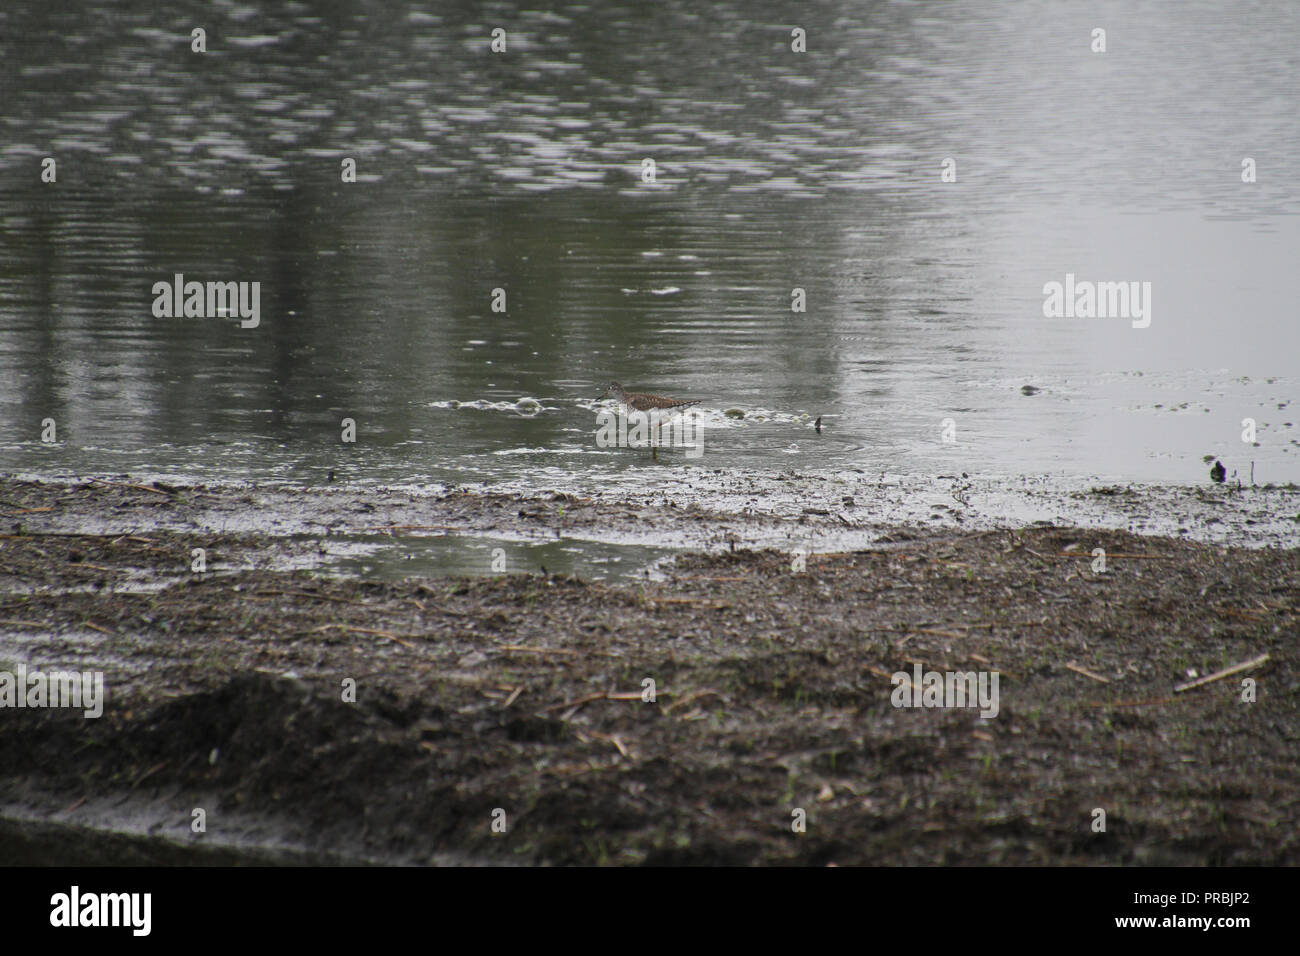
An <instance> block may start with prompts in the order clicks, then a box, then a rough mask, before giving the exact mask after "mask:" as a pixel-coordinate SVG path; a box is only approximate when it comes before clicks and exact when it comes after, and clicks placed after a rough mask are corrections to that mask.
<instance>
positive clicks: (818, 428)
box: [813, 415, 822, 435]
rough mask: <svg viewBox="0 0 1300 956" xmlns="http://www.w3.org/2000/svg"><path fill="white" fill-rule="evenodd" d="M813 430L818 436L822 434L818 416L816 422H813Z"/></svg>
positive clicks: (820, 421)
mask: <svg viewBox="0 0 1300 956" xmlns="http://www.w3.org/2000/svg"><path fill="white" fill-rule="evenodd" d="M813 428H815V429H817V434H818V435H820V434H821V433H822V417H821V416H820V415H818V416H817V421H815V422H813Z"/></svg>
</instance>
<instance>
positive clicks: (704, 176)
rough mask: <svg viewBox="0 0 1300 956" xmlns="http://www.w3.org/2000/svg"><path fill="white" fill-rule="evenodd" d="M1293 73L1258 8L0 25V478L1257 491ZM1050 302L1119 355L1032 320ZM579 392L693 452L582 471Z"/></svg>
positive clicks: (1051, 5)
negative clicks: (236, 308)
mask: <svg viewBox="0 0 1300 956" xmlns="http://www.w3.org/2000/svg"><path fill="white" fill-rule="evenodd" d="M792 16H794V17H797V18H800V19H798V21H797V22H798V25H799V26H802V27H803V28H805V29H806V30H807V31H808V50H809V52H807V53H806V54H796V53H793V52H791V50H790V28H791V27H792V26H793V25H795V24H794V23H792V22H791V19H790V18H791V17H792ZM194 26H204V27H205V29H206V30H207V45H208V52H207V53H206V54H197V53H193V52H191V51H190V43H189V36H190V31H191V29H192V28H193V27H194ZM494 26H501V27H502V28H504V29H505V30H506V31H507V43H508V48H507V51H506V52H505V53H501V54H494V53H492V52H491V51H490V50H489V49H488V43H489V38H490V31H491V29H492V28H493V27H494ZM1096 26H1104V27H1105V28H1106V30H1107V41H1108V50H1107V52H1106V53H1104V54H1096V53H1092V52H1090V50H1089V44H1090V42H1091V41H1090V33H1091V30H1092V28H1093V27H1096ZM1298 61H1300V7H1297V6H1295V5H1291V4H1271V3H1260V4H1242V3H1237V4H1224V3H1194V2H1189V3H1180V4H1167V5H1143V7H1142V9H1133V8H1132V5H1129V4H1123V3H1109V4H1107V3H1103V4H1093V5H1089V6H1088V7H1087V8H1086V9H1085V8H1079V7H1078V6H1077V5H1075V4H1070V3H1067V2H1046V0H1040V2H1026V3H1018V4H1005V5H1003V4H999V5H987V4H974V3H972V4H966V3H942V4H937V3H936V4H931V3H910V2H897V3H875V4H865V3H864V4H859V5H855V6H852V7H849V6H842V7H840V8H838V9H837V8H835V7H830V6H827V7H823V6H821V5H818V6H816V7H811V6H810V7H808V8H806V9H805V8H804V7H802V6H800V7H790V6H789V5H777V4H771V3H743V4H742V3H720V4H712V5H710V6H709V7H708V8H707V9H704V8H700V7H699V6H698V5H694V4H690V3H685V2H666V3H661V4H656V5H655V6H654V9H653V13H652V14H651V13H649V12H648V10H647V8H644V7H643V6H638V5H633V4H608V3H600V4H590V5H577V6H572V7H566V9H565V11H564V13H563V14H558V13H542V12H536V11H527V10H523V9H521V5H519V4H512V3H496V4H492V5H489V6H488V7H486V8H483V7H481V6H480V5H470V4H443V5H437V6H436V7H435V8H433V9H432V10H425V9H424V8H422V7H419V6H416V5H408V4H402V3H379V4H373V5H370V6H368V7H367V12H366V13H364V14H362V13H357V12H356V5H355V4H344V3H338V4H332V3H331V4H310V5H308V4H294V3H290V4H276V5H265V6H263V5H260V4H252V3H214V4H197V3H195V4H179V5H166V6H165V7H158V6H157V5H155V4H144V3H138V2H131V3H94V4H84V5H79V6H78V8H77V9H75V10H64V9H62V8H60V7H58V6H57V5H33V6H31V7H30V8H25V9H16V10H15V9H8V8H6V9H3V10H0V94H2V95H0V104H3V105H0V122H2V123H3V135H0V470H4V471H11V472H23V473H35V474H41V475H55V474H64V473H69V472H73V473H79V474H84V473H120V472H129V473H133V474H138V475H145V476H147V475H157V476H168V477H172V478H177V477H182V478H188V479H193V480H204V481H227V480H230V481H241V480H257V481H272V480H283V481H288V482H293V483H318V482H323V481H325V480H327V478H328V475H329V473H330V472H331V471H333V472H335V475H336V478H338V479H340V480H347V481H360V482H383V483H415V484H431V483H446V484H460V483H476V482H485V483H488V484H490V485H497V486H509V487H516V488H521V489H523V490H527V489H529V488H560V489H565V490H578V489H590V488H608V487H632V488H635V487H640V486H642V485H643V484H644V483H646V482H647V481H648V482H649V483H651V484H652V485H659V484H662V483H663V482H664V481H671V477H670V476H671V474H674V473H677V471H678V469H680V466H681V465H682V464H684V463H686V462H688V461H689V463H691V464H693V465H697V466H699V467H702V468H707V469H724V470H727V469H739V470H745V471H767V472H773V471H779V470H786V469H792V470H796V471H798V472H800V473H803V474H839V473H844V472H853V471H858V472H862V473H864V474H877V473H883V472H888V473H891V474H894V475H935V474H945V473H957V472H969V473H971V474H979V475H983V476H986V477H987V476H998V475H1007V476H1013V475H1039V476H1048V477H1049V478H1051V477H1056V478H1059V479H1060V480H1061V481H1063V482H1065V481H1077V480H1078V479H1080V478H1092V477H1096V478H1097V479H1099V480H1102V481H1152V482H1165V483H1187V484H1191V483H1199V482H1203V481H1205V479H1206V475H1207V472H1208V465H1207V464H1205V462H1204V461H1203V456H1206V455H1214V456H1218V457H1221V458H1222V459H1223V461H1224V462H1225V463H1226V464H1227V465H1228V467H1229V470H1230V471H1233V470H1238V471H1239V473H1240V474H1241V475H1242V476H1243V477H1245V476H1246V475H1247V474H1248V472H1249V469H1250V466H1251V463H1252V462H1253V463H1254V468H1255V477H1256V479H1257V480H1259V481H1261V482H1265V481H1272V482H1285V481H1300V443H1298V442H1300V427H1297V426H1296V421H1297V414H1298V407H1297V405H1296V404H1294V402H1293V399H1294V398H1295V397H1296V387H1297V381H1298V380H1300V331H1298V327H1297V322H1296V305H1295V301H1294V297H1293V296H1292V295H1291V289H1290V281H1291V275H1292V273H1293V271H1294V268H1295V262H1296V253H1297V251H1300V219H1298V218H1297V211H1300V191H1298V189H1297V182H1298V180H1297V177H1296V175H1295V173H1294V162H1293V160H1294V157H1295V156H1297V155H1300V128H1298V127H1297V124H1296V123H1295V116H1296V115H1297V106H1300V69H1297V68H1298V67H1300V62H1298ZM46 156H51V157H54V158H55V159H56V160H57V163H58V166H57V182H56V183H54V184H45V183H41V182H40V178H39V177H40V171H41V160H42V158H44V157H46ZM947 157H952V158H953V159H955V161H956V173H957V181H956V182H952V183H944V182H942V181H941V172H942V167H941V164H942V162H943V160H944V159H945V158H947ZM1243 157H1251V158H1253V159H1254V160H1255V162H1256V164H1257V169H1258V182H1256V183H1253V184H1245V183H1243V182H1242V181H1241V162H1242V159H1243ZM345 158H352V159H355V161H356V164H357V182H355V183H349V184H344V183H342V182H341V181H340V163H341V161H342V160H343V159H345ZM647 158H650V159H653V160H654V161H655V164H656V172H657V176H656V182H655V183H654V184H647V183H645V182H643V181H642V179H641V175H642V161H643V160H644V159H647ZM176 273H183V274H184V275H185V276H186V277H187V278H190V279H198V280H201V281H202V280H221V281H227V280H229V281H250V282H251V281H258V282H260V283H261V323H260V325H259V326H258V327H257V328H255V329H245V328H241V327H240V324H239V322H238V320H236V319H232V318H228V317H227V318H222V317H217V318H189V319H185V318H155V317H154V315H153V314H152V305H153V300H154V295H153V293H152V291H151V290H152V287H153V285H154V283H155V282H158V281H170V280H171V278H172V276H173V275H174V274H176ZM1067 273H1072V274H1074V275H1076V276H1077V277H1078V278H1079V279H1081V280H1093V281H1143V282H1150V283H1151V288H1152V298H1151V324H1150V327H1149V328H1134V327H1133V326H1132V323H1131V322H1130V321H1129V320H1127V319H1123V318H1108V319H1068V318H1045V317H1044V315H1043V300H1044V294H1043V286H1044V284H1045V283H1048V282H1052V281H1060V282H1063V281H1064V280H1065V277H1066V274H1067ZM796 287H798V288H801V289H803V290H805V294H806V302H807V310H806V312H802V313H799V312H793V311H792V310H791V302H792V290H793V289H794V288H796ZM498 288H499V289H504V290H505V292H506V305H507V310H506V311H505V312H504V313H497V312H493V310H492V301H493V290H494V289H498ZM612 378H617V379H618V380H619V381H621V382H623V383H624V384H625V385H626V386H627V387H629V388H632V389H643V390H649V391H656V392H662V393H666V394H669V395H676V396H682V397H691V398H699V399H702V401H703V405H702V412H701V414H702V416H703V421H704V423H705V425H706V432H705V445H704V453H703V455H702V457H701V458H699V459H695V460H688V459H686V458H685V456H684V454H683V453H682V452H681V451H680V450H676V451H669V452H665V453H664V454H662V455H661V456H660V457H659V459H658V461H657V462H656V461H655V460H653V459H652V458H651V457H650V456H649V454H648V453H646V452H645V451H644V450H640V449H625V448H600V447H598V445H597V443H596V441H595V428H596V420H595V412H596V410H597V408H598V407H599V406H597V405H596V404H595V403H594V400H595V398H596V396H597V395H598V394H599V393H600V392H601V391H602V390H603V387H604V383H605V382H607V381H608V380H610V379H612ZM1025 385H1032V386H1034V387H1035V388H1037V389H1039V391H1038V392H1037V393H1036V394H1032V395H1026V394H1024V393H1023V392H1022V386H1025ZM727 410H739V411H740V412H743V413H744V417H743V418H732V417H728V416H727V415H726V414H725V413H726V412H727ZM818 416H820V417H821V418H822V420H823V430H822V432H821V433H820V434H819V433H817V432H816V431H815V430H814V429H813V427H812V421H813V420H814V419H815V418H817V417H818ZM345 418H351V419H353V420H354V421H355V422H356V430H357V434H356V438H357V440H356V442H355V443H351V444H348V443H344V442H343V441H341V434H342V421H343V419H345ZM1245 418H1252V419H1254V420H1255V422H1256V426H1257V435H1256V439H1255V440H1256V442H1257V445H1253V444H1246V443H1243V441H1242V440H1241V433H1242V420H1243V419H1245ZM46 419H53V421H54V423H55V426H56V437H57V439H58V441H57V442H56V443H54V444H47V443H43V442H42V441H41V433H42V428H43V422H44V421H45V420H46ZM945 419H951V420H952V423H951V424H952V427H953V429H955V435H954V437H955V441H953V442H945V441H944V440H943V422H944V420H945Z"/></svg>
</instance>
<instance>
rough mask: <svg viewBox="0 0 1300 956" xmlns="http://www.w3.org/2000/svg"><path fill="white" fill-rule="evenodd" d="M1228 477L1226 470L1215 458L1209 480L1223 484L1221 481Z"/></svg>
mask: <svg viewBox="0 0 1300 956" xmlns="http://www.w3.org/2000/svg"><path fill="white" fill-rule="evenodd" d="M1227 475H1228V469H1226V468H1224V467H1223V462H1221V461H1219V460H1218V459H1217V458H1216V459H1215V460H1214V467H1213V468H1211V469H1210V480H1211V481H1217V482H1218V483H1219V484H1223V479H1224V478H1226V477H1227Z"/></svg>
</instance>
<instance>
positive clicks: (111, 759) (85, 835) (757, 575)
mask: <svg viewBox="0 0 1300 956" xmlns="http://www.w3.org/2000/svg"><path fill="white" fill-rule="evenodd" d="M952 482H954V483H957V487H958V488H959V493H958V494H957V495H955V496H954V497H953V500H954V501H955V502H957V503H956V504H954V505H953V506H952V508H951V510H952V512H953V513H954V514H957V515H959V516H961V515H963V514H964V515H965V517H964V518H963V520H961V521H955V520H951V521H945V522H939V523H938V524H939V525H940V526H937V527H936V526H934V525H935V524H936V523H934V522H929V523H927V522H924V521H917V522H913V523H910V524H890V523H879V522H875V521H871V520H867V519H866V517H865V516H864V515H863V514H862V513H861V511H860V510H854V509H860V508H861V507H862V505H861V504H860V502H861V501H869V495H865V494H864V493H863V492H858V495H857V499H858V500H855V501H854V502H853V504H852V506H851V507H850V505H848V504H845V503H841V505H840V506H838V507H822V506H821V505H820V503H818V502H816V501H813V502H811V504H810V505H809V506H808V507H807V508H806V509H801V510H800V512H799V513H798V514H797V515H794V514H771V513H769V514H764V513H760V512H759V511H758V509H754V510H753V511H752V512H751V513H743V512H741V511H731V512H726V511H719V510H704V509H701V508H699V507H695V506H692V505H679V504H677V503H674V502H672V501H668V500H663V499H664V497H665V496H663V495H660V496H646V497H643V498H642V499H641V500H633V499H627V498H625V499H623V500H610V501H600V500H592V499H589V498H588V499H584V498H580V497H577V496H574V495H567V494H564V493H560V492H555V493H551V494H546V495H534V496H521V495H510V494H490V493H487V494H485V493H481V492H472V491H448V492H445V493H441V494H430V495H417V494H413V493H409V492H407V491H383V490H375V489H369V490H366V491H364V492H360V491H348V490H334V491H330V490H321V491H318V492H295V491H290V490H258V489H238V488H220V487H212V488H206V487H200V486H194V487H175V486H171V485H167V484H158V485H155V484H153V483H151V482H148V481H145V480H137V479H131V478H126V477H116V478H113V479H110V480H100V481H86V480H80V479H79V480H72V481H66V482H48V481H44V482H41V481H27V480H19V479H13V478H8V479H0V512H2V513H3V517H0V589H2V592H3V596H2V597H0V671H10V672H13V671H14V670H15V669H16V667H17V665H19V664H25V665H26V666H27V667H29V668H41V669H42V670H45V671H58V670H78V671H85V670H99V671H102V672H103V674H104V680H105V684H106V686H107V688H108V702H107V704H106V705H105V710H104V715H103V716H102V717H101V718H99V719H85V718H83V717H82V716H81V714H80V713H78V712H73V711H71V710H69V709H54V708H45V709H39V708H4V709H0V834H3V837H0V862H11V863H40V862H46V863H52V862H58V863H78V862H91V863H96V862H133V863H142V862H165V863H178V862H184V863H198V864H202V863H230V862H242V863H287V862H288V863H291V862H366V863H407V864H428V863H435V864H476V863H494V864H495V863H506V864H524V865H535V864H615V865H617V864H773V863H784V864H798V865H821V864H826V863H832V862H833V863H838V864H842V865H843V864H1129V865H1133V864H1136V865H1142V864H1176V865H1181V864H1186V865H1223V864H1295V863H1297V862H1300V839H1298V838H1297V837H1296V832H1297V823H1300V769H1298V768H1297V761H1296V760H1295V755H1296V753H1297V748H1298V745H1300V694H1298V693H1297V691H1298V690H1300V666H1298V664H1300V660H1298V658H1300V647H1298V644H1297V636H1300V550H1297V548H1296V547H1294V545H1293V544H1292V543H1291V542H1290V541H1287V542H1286V543H1288V544H1289V545H1291V546H1288V547H1278V546H1275V545H1276V543H1277V541H1278V540H1279V538H1278V536H1279V535H1282V536H1283V540H1285V534H1284V532H1285V529H1286V528H1287V527H1288V523H1295V522H1293V521H1292V517H1291V516H1300V493H1298V492H1297V491H1296V490H1295V489H1291V488H1282V489H1260V490H1255V489H1247V490H1246V492H1244V493H1239V494H1238V495H1237V496H1236V497H1235V498H1234V497H1232V493H1231V492H1230V491H1229V490H1225V489H1208V490H1205V491H1199V490H1198V491H1197V492H1195V493H1191V492H1188V493H1187V498H1188V505H1187V514H1189V515H1191V516H1193V517H1195V516H1196V515H1198V514H1199V513H1200V511H1204V512H1206V513H1212V514H1213V515H1214V516H1215V518H1216V520H1215V521H1214V522H1210V523H1209V524H1208V525H1207V527H1209V526H1213V525H1219V526H1221V527H1226V528H1230V529H1236V530H1237V531H1240V534H1235V533H1234V534H1229V535H1228V539H1229V540H1230V541H1234V542H1235V543H1240V544H1249V545H1251V546H1250V547H1235V546H1228V545H1225V544H1222V543H1220V544H1208V543H1204V542H1197V541H1192V540H1187V539H1186V537H1184V538H1182V539H1180V538H1176V537H1161V536H1153V535H1138V534H1133V533H1130V532H1129V531H1127V530H1123V524H1122V520H1123V519H1122V515H1121V517H1120V519H1119V521H1118V522H1116V521H1108V520H1100V519H1098V520H1097V521H1095V522H1084V521H1081V522H1080V526H1059V525H1054V526H1046V525H1039V526H1030V527H1021V528H1015V529H1013V528H1000V527H982V528H981V527H980V525H981V524H984V525H988V524H996V523H997V522H996V521H995V520H993V519H990V518H988V516H987V515H984V516H983V519H982V520H981V515H980V514H979V510H980V509H979V508H978V507H977V506H976V505H972V504H971V503H970V501H971V498H972V495H973V494H977V493H978V490H979V489H974V490H973V491H972V492H971V493H967V494H963V493H960V484H961V483H960V480H959V479H957V478H953V479H952ZM837 493H838V492H837ZM1167 494H1168V495H1169V496H1170V497H1173V496H1174V495H1175V493H1174V492H1172V491H1171V492H1168V493H1167ZM1252 495H1253V496H1252ZM656 497H657V498H658V499H660V500H655V498H656ZM1095 497H1096V499H1097V501H1096V502H1093V501H1088V502H1086V504H1087V505H1088V506H1089V507H1093V506H1094V505H1095V506H1097V507H1108V508H1111V509H1113V510H1114V513H1115V514H1120V511H1121V510H1122V508H1124V507H1130V508H1134V509H1138V510H1141V509H1143V508H1149V505H1150V501H1148V500H1144V499H1143V498H1142V495H1141V493H1135V492H1133V491H1131V490H1127V489H1109V490H1108V489H1101V490H1098V492H1097V494H1096V496H1095ZM963 499H965V501H964V502H963ZM290 502H292V503H293V506H292V507H291V506H290ZM1198 509H1199V510H1198ZM823 512H824V513H823ZM313 523H314V524H313ZM1117 523H1118V524H1120V527H1114V526H1113V525H1115V524H1117ZM1107 524H1110V525H1112V526H1111V527H1106V526H1105V525H1107ZM958 525H959V526H960V527H958ZM312 527H314V529H315V530H314V531H312V530H305V529H310V528H312ZM967 527H976V528H979V530H966V528H967ZM1259 528H1263V529H1265V532H1264V534H1263V535H1262V536H1256V537H1252V536H1251V529H1259ZM385 529H387V530H385ZM1279 529H1282V530H1279ZM360 533H365V534H381V535H385V536H390V537H392V538H393V539H395V540H401V539H403V538H404V537H413V536H419V535H430V534H433V535H470V534H493V535H501V534H508V535H518V536H521V537H530V536H553V537H556V538H558V539H561V540H572V541H577V542H582V541H585V540H594V539H596V538H599V537H600V536H602V535H603V536H606V537H619V536H624V537H627V538H629V539H633V538H636V537H637V536H638V535H641V536H649V535H653V536H656V540H660V541H662V540H665V539H671V540H672V541H673V542H674V543H679V544H680V546H681V547H683V548H690V549H692V550H689V551H686V552H684V553H683V554H682V555H681V556H680V557H679V558H677V560H676V561H675V562H673V563H670V564H666V565H663V566H662V567H660V568H659V570H658V573H656V574H655V575H653V576H646V577H644V578H643V579H641V580H627V581H620V582H601V581H592V580H586V579H583V578H580V577H577V576H574V575H568V574H557V573H553V572H543V571H541V569H540V568H539V569H536V570H530V571H515V572H514V573H502V574H495V575H493V574H485V575H480V576H463V575H458V576H437V577H431V576H423V577H409V578H397V579H385V580H374V579H367V578H365V577H356V576H339V575H336V574H322V573H319V572H318V570H317V565H318V564H319V563H320V562H321V560H322V555H323V554H324V553H327V552H328V551H329V550H330V548H331V547H333V546H334V544H335V543H336V541H337V540H339V539H340V538H346V537H347V535H348V534H360ZM846 536H847V537H846ZM1192 536H1195V535H1188V537H1192ZM1207 537H1211V538H1213V537H1214V535H1207ZM810 541H811V542H812V552H811V553H810V554H808V555H807V556H806V557H805V558H802V559H800V558H798V557H797V556H796V554H795V552H797V551H801V550H805V549H806V548H807V546H808V545H807V542H810ZM846 544H847V546H843V545H846ZM579 546H580V545H579ZM196 548H202V549H203V550H204V553H205V560H206V567H207V569H208V570H206V571H205V572H203V573H195V572H194V571H192V570H191V567H192V561H193V557H192V556H193V552H194V549H196ZM1098 548H1100V549H1104V550H1105V552H1106V556H1107V559H1106V568H1105V570H1104V571H1099V570H1096V567H1095V558H1094V556H1093V555H1094V552H1095V549H1098ZM800 562H802V564H803V565H804V568H803V570H795V569H792V565H795V564H799V563H800ZM1264 655H1267V658H1264ZM1252 660H1259V661H1260V663H1258V664H1255V665H1253V666H1251V667H1250V668H1249V669H1247V670H1244V671H1242V672H1240V673H1237V674H1234V675H1232V676H1230V677H1225V678H1223V679H1220V680H1215V681H1211V682H1209V683H1205V684H1202V685H1200V686H1198V687H1193V688H1190V689H1187V690H1177V689H1176V688H1178V687H1180V686H1181V685H1185V684H1188V683H1190V682H1192V681H1194V680H1196V679H1198V678H1200V677H1204V676H1207V675H1212V674H1214V673H1215V672H1217V671H1220V670H1222V669H1225V668H1228V667H1230V666H1232V665H1236V664H1239V663H1242V662H1248V661H1252ZM916 667H920V668H921V670H922V671H928V670H934V671H939V672H949V671H956V672H968V671H969V672H984V673H988V672H992V671H996V672H997V673H998V674H999V675H1000V704H999V707H998V712H997V715H996V716H995V717H991V718H988V719H985V718H982V717H980V715H979V712H978V710H976V709H971V708H953V707H947V708H925V707H919V708H899V707H895V706H894V705H893V703H892V702H891V694H892V693H893V691H894V684H893V682H892V681H891V676H892V675H893V674H894V673H897V672H900V671H902V672H905V673H909V674H911V673H914V668H916ZM1243 679H1250V680H1253V681H1254V682H1255V691H1256V699H1255V700H1254V701H1253V702H1245V701H1243V699H1242V696H1243V690H1242V681H1243ZM347 681H354V682H355V689H356V695H355V702H353V701H351V700H345V699H344V698H345V696H346V694H345V686H346V685H345V682H347ZM646 681H653V686H654V690H655V700H654V701H653V702H648V701H645V700H643V694H644V690H645V688H646V686H647V685H646V683H645V682H646ZM199 808H201V809H202V810H203V811H204V817H205V822H206V832H204V833H201V834H199V833H195V832H193V830H192V827H191V822H192V820H193V818H194V810H195V809H199ZM1097 809H1102V810H1104V811H1105V814H1106V830H1105V832H1095V831H1094V829H1093V822H1094V820H1095V819H1096V813H1095V811H1096V810H1097ZM500 811H503V812H504V823H505V832H494V830H493V823H494V820H501V819H502V813H501V812H500ZM799 811H802V816H803V817H804V818H805V819H806V829H805V831H804V832H802V833H796V832H792V826H791V824H792V819H794V817H795V816H797V815H798V812H799Z"/></svg>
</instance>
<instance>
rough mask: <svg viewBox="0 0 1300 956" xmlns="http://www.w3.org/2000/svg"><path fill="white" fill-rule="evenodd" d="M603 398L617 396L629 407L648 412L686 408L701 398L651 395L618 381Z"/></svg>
mask: <svg viewBox="0 0 1300 956" xmlns="http://www.w3.org/2000/svg"><path fill="white" fill-rule="evenodd" d="M601 398H616V399H618V400H619V401H620V402H622V403H623V404H624V405H626V406H628V407H629V408H635V409H636V410H637V411H638V412H648V411H650V410H651V409H656V408H657V409H664V408H686V407H687V406H689V405H698V404H700V400H699V399H698V398H693V399H681V398H668V397H667V396H665V395H649V394H647V393H645V392H629V391H627V390H626V389H624V388H623V386H622V385H620V384H618V382H610V383H609V388H607V389H606V390H605V394H604V395H602V396H601Z"/></svg>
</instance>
